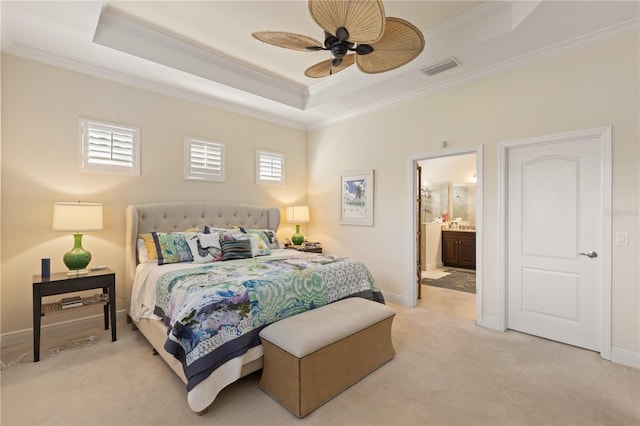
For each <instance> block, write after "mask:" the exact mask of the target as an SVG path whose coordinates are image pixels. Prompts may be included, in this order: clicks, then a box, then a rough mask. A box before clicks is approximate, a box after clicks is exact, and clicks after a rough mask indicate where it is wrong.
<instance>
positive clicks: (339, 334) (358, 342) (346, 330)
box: [260, 297, 395, 417]
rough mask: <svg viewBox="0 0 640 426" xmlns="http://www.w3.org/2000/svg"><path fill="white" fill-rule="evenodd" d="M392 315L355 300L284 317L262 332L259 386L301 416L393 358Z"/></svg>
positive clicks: (381, 307) (382, 307)
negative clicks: (261, 369) (262, 353)
mask: <svg viewBox="0 0 640 426" xmlns="http://www.w3.org/2000/svg"><path fill="white" fill-rule="evenodd" d="M394 316H395V312H394V311H393V309H391V308H389V307H388V306H386V305H383V304H381V303H378V302H372V301H370V300H366V299H362V298H358V297H354V298H349V299H344V300H340V301H338V302H335V303H331V304H328V305H325V306H322V307H320V308H317V309H313V310H311V311H307V312H303V313H301V314H298V315H294V316H292V317H289V318H286V319H284V320H281V321H278V322H276V323H274V324H271V325H269V326H267V327H265V328H264V329H263V330H262V331H261V332H260V338H261V340H262V345H263V348H264V369H263V372H262V378H261V380H260V387H261V388H262V389H263V390H264V391H266V392H267V393H268V394H269V395H271V396H272V397H273V398H275V399H276V400H277V401H279V402H280V403H281V404H282V405H284V406H285V407H286V408H287V409H289V410H290V411H291V412H292V413H293V414H295V415H296V416H298V417H304V416H306V415H307V414H309V413H310V412H311V411H313V410H315V409H316V408H318V407H319V406H320V405H322V404H324V403H325V402H327V401H329V400H330V399H331V398H333V397H334V396H336V395H338V394H339V393H340V392H342V391H344V390H345V389H347V388H348V387H349V386H351V385H353V384H354V383H356V382H357V381H359V380H360V379H362V378H364V377H365V376H367V375H368V374H369V373H371V372H372V371H373V370H375V369H377V368H379V367H380V366H382V365H383V364H384V363H386V362H387V361H389V360H390V359H392V358H393V357H394V355H395V352H394V349H393V345H392V342H391V324H392V322H393V317H394Z"/></svg>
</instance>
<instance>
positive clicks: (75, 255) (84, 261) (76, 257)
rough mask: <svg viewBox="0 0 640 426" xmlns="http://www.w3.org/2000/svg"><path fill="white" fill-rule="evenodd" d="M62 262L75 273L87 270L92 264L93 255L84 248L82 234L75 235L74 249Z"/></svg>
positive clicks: (66, 254)
mask: <svg viewBox="0 0 640 426" xmlns="http://www.w3.org/2000/svg"><path fill="white" fill-rule="evenodd" d="M62 261H63V262H64V264H65V265H66V266H67V268H69V270H71V271H74V272H75V271H79V270H82V269H85V268H86V267H87V265H88V264H89V262H91V253H89V252H88V251H87V250H85V249H83V248H82V234H73V248H72V249H71V250H70V251H68V252H67V253H65V255H64V257H63V258H62Z"/></svg>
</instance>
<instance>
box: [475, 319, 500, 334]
mask: <svg viewBox="0 0 640 426" xmlns="http://www.w3.org/2000/svg"><path fill="white" fill-rule="evenodd" d="M476 324H478V325H479V326H480V327H484V328H489V329H491V330H496V331H504V329H503V328H501V327H500V321H498V318H496V317H490V316H488V315H483V316H482V317H481V318H480V319H479V320H477V321H476Z"/></svg>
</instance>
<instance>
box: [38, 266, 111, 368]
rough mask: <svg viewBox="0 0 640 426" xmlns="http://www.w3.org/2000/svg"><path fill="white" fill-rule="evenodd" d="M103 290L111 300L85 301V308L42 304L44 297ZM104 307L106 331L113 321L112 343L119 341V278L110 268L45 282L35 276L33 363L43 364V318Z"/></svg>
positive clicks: (60, 275) (58, 275)
mask: <svg viewBox="0 0 640 426" xmlns="http://www.w3.org/2000/svg"><path fill="white" fill-rule="evenodd" d="M97 288H99V289H102V293H103V294H107V295H108V299H107V300H104V301H98V302H95V300H93V298H92V297H86V298H83V302H84V304H83V305H82V306H79V307H75V308H67V309H63V308H62V305H61V304H60V302H54V303H45V304H42V298H43V297H44V296H53V295H56V294H65V293H73V292H76V291H84V290H92V289H97ZM95 305H102V306H103V312H104V329H105V330H108V329H109V317H111V341H113V342H115V341H116V274H115V273H114V272H113V271H112V270H111V269H109V268H105V269H99V270H96V271H90V272H89V273H88V274H80V275H68V274H67V273H66V272H60V273H55V274H51V276H49V277H45V278H43V277H42V276H40V275H34V276H33V362H38V361H40V326H41V319H42V318H41V317H43V316H48V315H53V314H59V313H62V312H70V311H75V310H78V309H87V308H88V307H91V306H95Z"/></svg>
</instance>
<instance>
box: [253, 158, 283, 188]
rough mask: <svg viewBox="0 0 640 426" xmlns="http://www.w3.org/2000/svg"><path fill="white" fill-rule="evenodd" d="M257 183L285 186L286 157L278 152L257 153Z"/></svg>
mask: <svg viewBox="0 0 640 426" xmlns="http://www.w3.org/2000/svg"><path fill="white" fill-rule="evenodd" d="M256 183H258V184H267V185H284V155H283V154H280V153H277V152H267V151H260V150H258V151H256Z"/></svg>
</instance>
